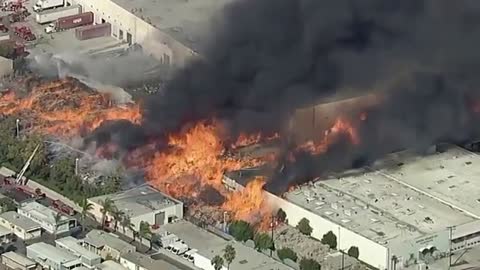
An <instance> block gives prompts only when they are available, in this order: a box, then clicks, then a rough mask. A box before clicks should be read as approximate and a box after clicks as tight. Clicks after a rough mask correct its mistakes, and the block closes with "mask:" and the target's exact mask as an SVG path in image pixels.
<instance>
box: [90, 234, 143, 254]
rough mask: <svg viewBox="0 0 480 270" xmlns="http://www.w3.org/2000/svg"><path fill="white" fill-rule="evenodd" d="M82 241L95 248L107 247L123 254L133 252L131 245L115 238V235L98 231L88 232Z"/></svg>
mask: <svg viewBox="0 0 480 270" xmlns="http://www.w3.org/2000/svg"><path fill="white" fill-rule="evenodd" d="M83 241H85V242H87V243H89V244H91V245H93V246H95V247H103V246H109V247H110V248H112V249H115V250H118V251H119V252H123V251H125V250H129V249H134V250H135V247H134V246H133V245H131V244H129V243H127V242H125V241H123V240H122V239H120V238H118V236H116V235H115V234H113V233H108V232H104V231H100V230H92V231H90V232H88V233H87V235H86V236H85V238H84V239H83Z"/></svg>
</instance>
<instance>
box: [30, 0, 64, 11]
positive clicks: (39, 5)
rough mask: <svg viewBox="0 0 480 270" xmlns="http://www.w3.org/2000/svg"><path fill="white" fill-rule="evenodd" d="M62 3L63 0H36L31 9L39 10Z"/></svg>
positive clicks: (61, 4) (51, 7) (60, 5)
mask: <svg viewBox="0 0 480 270" xmlns="http://www.w3.org/2000/svg"><path fill="white" fill-rule="evenodd" d="M64 5H65V2H64V0H38V1H37V2H36V3H35V5H33V11H35V12H41V11H43V10H48V9H53V8H58V7H62V6H64Z"/></svg>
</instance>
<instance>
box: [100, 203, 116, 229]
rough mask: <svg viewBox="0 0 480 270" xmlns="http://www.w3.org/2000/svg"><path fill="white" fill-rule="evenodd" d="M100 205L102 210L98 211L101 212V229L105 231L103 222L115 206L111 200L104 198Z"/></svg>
mask: <svg viewBox="0 0 480 270" xmlns="http://www.w3.org/2000/svg"><path fill="white" fill-rule="evenodd" d="M100 205H101V206H102V210H100V211H101V212H102V229H105V220H106V218H107V215H108V214H110V213H111V212H112V210H113V207H114V206H115V204H114V203H113V201H112V199H110V198H106V199H105V200H103V201H101V202H100Z"/></svg>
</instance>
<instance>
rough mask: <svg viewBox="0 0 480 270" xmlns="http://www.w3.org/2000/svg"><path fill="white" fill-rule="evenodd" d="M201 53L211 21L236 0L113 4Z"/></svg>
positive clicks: (145, 0) (120, 0)
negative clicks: (217, 12) (226, 5)
mask: <svg viewBox="0 0 480 270" xmlns="http://www.w3.org/2000/svg"><path fill="white" fill-rule="evenodd" d="M112 1H113V2H115V3H116V4H117V5H119V6H121V7H123V8H124V9H126V10H128V11H129V12H132V13H133V14H135V15H136V16H137V17H140V18H143V20H144V21H146V22H150V23H151V24H152V25H153V26H155V27H156V28H158V29H159V30H161V31H163V32H165V33H167V34H169V35H170V36H172V37H173V38H174V39H176V40H177V41H179V42H180V43H182V44H183V45H185V46H186V47H188V48H190V49H192V50H193V51H195V52H197V53H202V51H203V50H204V45H205V40H206V38H207V36H208V34H209V32H210V19H211V18H212V17H213V16H214V14H215V12H216V11H219V10H221V9H222V8H223V7H224V6H225V4H227V3H228V2H232V0H202V1H188V0H187V1H186V0H135V1H131V0H112Z"/></svg>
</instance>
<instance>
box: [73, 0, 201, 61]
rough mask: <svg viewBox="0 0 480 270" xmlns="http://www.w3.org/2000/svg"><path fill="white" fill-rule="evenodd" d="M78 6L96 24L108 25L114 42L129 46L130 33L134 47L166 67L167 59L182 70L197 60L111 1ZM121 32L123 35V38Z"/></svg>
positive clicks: (80, 0) (82, 0)
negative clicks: (89, 14)
mask: <svg viewBox="0 0 480 270" xmlns="http://www.w3.org/2000/svg"><path fill="white" fill-rule="evenodd" d="M77 3H78V4H80V5H81V6H82V7H83V10H84V12H88V11H92V12H93V13H94V14H95V23H101V22H102V19H103V20H105V21H106V22H109V23H110V24H111V25H112V36H113V37H114V38H116V39H119V40H123V41H125V42H127V33H130V34H131V35H132V43H138V44H140V45H142V46H143V48H144V49H145V51H146V52H147V53H149V54H150V55H151V56H153V57H155V58H156V59H158V60H159V61H161V62H163V63H166V60H167V59H168V60H169V62H170V64H172V65H174V66H178V67H181V66H183V65H185V64H186V63H188V61H189V60H190V59H191V57H192V56H196V53H195V52H194V51H192V50H191V49H190V48H187V47H186V46H184V45H183V44H182V43H180V42H178V41H176V40H175V39H173V38H172V37H171V36H170V35H168V34H166V33H164V32H163V31H161V30H159V29H157V28H156V27H155V26H153V25H151V24H149V23H147V22H145V21H143V20H142V19H141V18H139V17H137V16H135V15H134V14H132V13H131V11H130V10H125V9H124V8H122V7H120V6H119V5H117V4H116V3H114V2H112V1H110V0H104V1H98V0H77ZM139 16H141V15H139ZM159 27H161V26H159ZM120 31H123V36H122V37H121V36H120Z"/></svg>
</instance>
